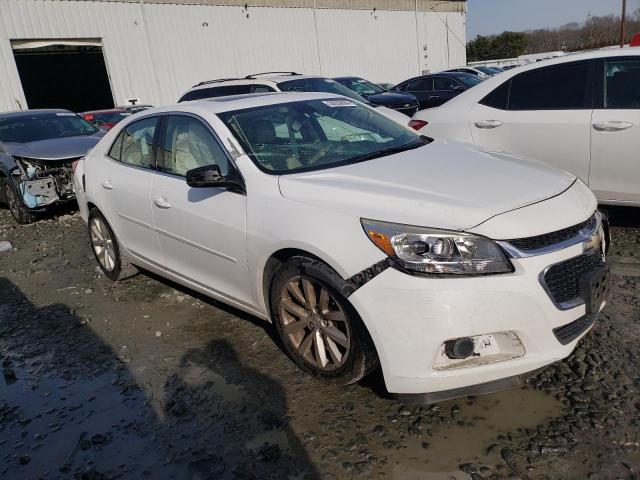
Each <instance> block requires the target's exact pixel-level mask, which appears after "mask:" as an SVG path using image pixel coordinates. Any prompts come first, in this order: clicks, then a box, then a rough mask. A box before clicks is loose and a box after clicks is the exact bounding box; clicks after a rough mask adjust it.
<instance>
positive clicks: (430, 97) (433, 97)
mask: <svg viewBox="0 0 640 480" xmlns="http://www.w3.org/2000/svg"><path fill="white" fill-rule="evenodd" d="M438 98H440V95H429V100H437V99H438Z"/></svg>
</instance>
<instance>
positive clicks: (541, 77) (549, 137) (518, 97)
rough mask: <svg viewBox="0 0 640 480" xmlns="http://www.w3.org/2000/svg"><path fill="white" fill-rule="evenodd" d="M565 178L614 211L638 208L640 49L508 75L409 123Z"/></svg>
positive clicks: (569, 59)
mask: <svg viewBox="0 0 640 480" xmlns="http://www.w3.org/2000/svg"><path fill="white" fill-rule="evenodd" d="M410 124H411V125H412V126H413V127H414V128H416V129H419V130H420V132H421V133H424V134H425V135H429V136H432V137H438V138H446V139H451V140H458V141H462V142H469V143H475V144H478V145H483V146H486V147H488V148H490V149H491V150H498V151H507V152H512V153H515V154H517V155H523V156H528V157H532V158H535V159H537V160H542V161H544V162H547V163H549V164H551V165H555V166H557V167H560V168H562V169H564V170H568V171H570V172H572V173H574V174H575V175H577V176H578V177H579V178H580V179H582V180H583V181H584V182H585V183H587V184H588V185H589V187H590V188H591V189H592V190H593V191H594V193H595V194H596V196H597V197H598V200H599V201H600V202H602V203H609V204H631V205H633V204H636V205H637V204H640V156H639V155H640V154H639V152H640V48H638V47H635V48H633V47H632V48H624V49H606V50H597V51H591V52H586V53H579V54H574V55H566V56H563V57H560V58H557V59H553V60H547V61H544V62H539V63H535V64H531V65H527V66H524V67H519V68H515V69H513V70H508V71H506V72H504V73H502V74H500V75H497V76H495V77H492V78H490V79H488V80H486V81H485V82H483V83H482V84H480V85H477V86H476V87H474V88H472V89H470V90H468V91H467V92H464V93H462V94H460V95H459V96H457V97H456V98H455V99H453V100H451V101H450V102H448V103H446V104H445V105H443V106H442V107H439V108H434V109H430V110H428V111H421V112H418V113H416V114H415V115H414V117H413V119H412V121H411V123H410Z"/></svg>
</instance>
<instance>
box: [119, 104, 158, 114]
mask: <svg viewBox="0 0 640 480" xmlns="http://www.w3.org/2000/svg"><path fill="white" fill-rule="evenodd" d="M117 108H121V109H123V110H126V111H127V112H129V113H132V114H133V113H138V112H141V111H143V110H147V109H149V108H153V105H145V104H140V105H138V104H136V105H122V106H120V107H117Z"/></svg>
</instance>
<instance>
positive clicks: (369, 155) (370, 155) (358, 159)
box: [350, 137, 431, 163]
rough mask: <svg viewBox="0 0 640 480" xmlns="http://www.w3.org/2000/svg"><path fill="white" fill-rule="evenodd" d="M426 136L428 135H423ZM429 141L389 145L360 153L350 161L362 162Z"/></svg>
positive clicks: (422, 144) (425, 143) (410, 148)
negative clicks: (363, 153) (396, 145)
mask: <svg viewBox="0 0 640 480" xmlns="http://www.w3.org/2000/svg"><path fill="white" fill-rule="evenodd" d="M425 138H428V137H425ZM428 143H431V142H430V141H425V140H423V141H422V142H420V143H412V144H410V145H400V146H398V147H389V148H385V149H382V150H378V151H377V152H371V153H367V154H365V155H361V156H359V157H355V158H352V159H351V160H350V163H351V162H353V163H355V162H364V161H365V160H373V159H374V158H380V157H386V156H388V155H393V154H394V153H400V152H406V151H407V150H414V149H416V148H420V147H423V146H425V145H427V144H428Z"/></svg>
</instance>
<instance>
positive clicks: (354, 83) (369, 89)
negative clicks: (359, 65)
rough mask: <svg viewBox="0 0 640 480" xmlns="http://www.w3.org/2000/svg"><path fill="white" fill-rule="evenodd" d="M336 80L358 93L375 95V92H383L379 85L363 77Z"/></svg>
mask: <svg viewBox="0 0 640 480" xmlns="http://www.w3.org/2000/svg"><path fill="white" fill-rule="evenodd" d="M336 81H337V82H339V83H341V84H342V85H344V86H345V87H347V88H348V89H350V90H353V91H354V92H356V93H357V94H358V95H363V96H365V95H375V94H377V93H384V92H385V91H384V90H383V89H382V88H380V87H379V86H377V85H374V84H373V83H371V82H369V81H367V80H365V79H363V78H337V79H336Z"/></svg>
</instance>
